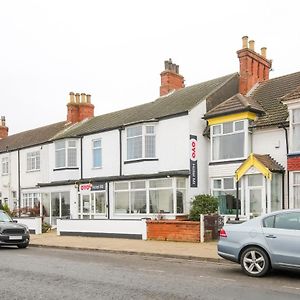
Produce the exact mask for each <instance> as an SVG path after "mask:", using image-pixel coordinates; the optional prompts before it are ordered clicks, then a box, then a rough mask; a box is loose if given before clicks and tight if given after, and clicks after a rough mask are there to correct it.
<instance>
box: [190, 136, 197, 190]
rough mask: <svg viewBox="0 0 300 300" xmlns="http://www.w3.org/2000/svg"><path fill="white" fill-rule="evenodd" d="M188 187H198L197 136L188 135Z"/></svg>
mask: <svg viewBox="0 0 300 300" xmlns="http://www.w3.org/2000/svg"><path fill="white" fill-rule="evenodd" d="M190 149H191V150H190V151H191V152H190V187H198V163H197V136H196V135H190Z"/></svg>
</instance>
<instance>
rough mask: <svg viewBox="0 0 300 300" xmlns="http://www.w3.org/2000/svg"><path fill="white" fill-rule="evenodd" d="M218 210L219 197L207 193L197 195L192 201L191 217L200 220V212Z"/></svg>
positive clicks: (211, 212) (209, 212) (205, 213)
mask: <svg viewBox="0 0 300 300" xmlns="http://www.w3.org/2000/svg"><path fill="white" fill-rule="evenodd" d="M217 211H218V199H217V198H215V197H213V196H211V195H207V194H203V195H198V196H195V198H194V199H193V201H192V205H191V210H190V214H189V219H190V220H192V221H199V220H200V214H203V215H207V214H214V213H216V212H217Z"/></svg>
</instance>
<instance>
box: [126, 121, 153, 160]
mask: <svg viewBox="0 0 300 300" xmlns="http://www.w3.org/2000/svg"><path fill="white" fill-rule="evenodd" d="M135 127H141V129H142V130H141V134H140V135H135V136H129V137H128V129H132V128H135ZM148 127H152V128H153V133H152V132H151V133H149V132H147V128H148ZM156 129H157V125H156V124H154V123H146V124H135V125H133V126H129V127H126V129H125V133H126V137H125V139H126V160H125V162H130V161H136V160H141V159H142V160H153V159H156V158H157V154H156V153H157V149H156V148H157V147H156ZM151 136H152V137H154V146H153V148H154V149H152V150H153V152H154V155H153V156H148V155H146V154H147V153H146V152H147V151H146V144H147V142H146V138H147V137H151ZM138 137H141V144H142V145H141V148H142V155H141V156H140V157H135V158H128V155H129V152H130V151H128V140H130V139H134V138H138Z"/></svg>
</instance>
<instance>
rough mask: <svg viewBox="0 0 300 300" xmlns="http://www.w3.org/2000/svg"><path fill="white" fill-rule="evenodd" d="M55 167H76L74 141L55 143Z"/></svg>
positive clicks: (75, 145)
mask: <svg viewBox="0 0 300 300" xmlns="http://www.w3.org/2000/svg"><path fill="white" fill-rule="evenodd" d="M55 167H56V168H70V167H77V143H76V141H75V140H60V141H57V142H55Z"/></svg>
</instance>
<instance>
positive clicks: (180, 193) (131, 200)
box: [114, 178, 187, 214]
mask: <svg viewBox="0 0 300 300" xmlns="http://www.w3.org/2000/svg"><path fill="white" fill-rule="evenodd" d="M186 182H187V181H186V178H160V179H150V180H136V181H120V182H115V184H114V212H115V214H173V213H178V214H180V213H184V212H185V202H186V184H187V183H186Z"/></svg>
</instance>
